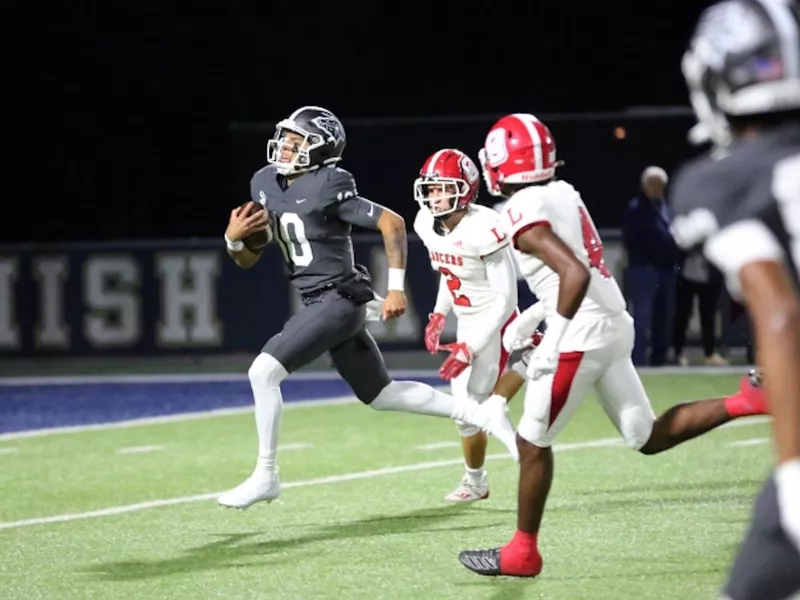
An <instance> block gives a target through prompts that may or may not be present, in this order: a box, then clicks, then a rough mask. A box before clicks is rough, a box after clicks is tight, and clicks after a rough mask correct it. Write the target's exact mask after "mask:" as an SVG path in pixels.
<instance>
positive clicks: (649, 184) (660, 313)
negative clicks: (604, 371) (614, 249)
mask: <svg viewBox="0 0 800 600" xmlns="http://www.w3.org/2000/svg"><path fill="white" fill-rule="evenodd" d="M667 180H668V178H667V173H666V172H665V171H664V169H662V168H661V167H647V168H646V169H645V170H644V171H643V172H642V178H641V188H642V190H641V193H640V194H639V196H637V197H636V198H634V199H633V200H631V201H630V203H629V204H628V207H627V209H626V211H625V217H624V220H623V224H622V236H623V242H624V244H625V250H626V251H627V254H628V268H627V271H626V276H625V291H626V295H627V297H628V299H629V301H630V302H631V303H632V304H633V310H632V315H633V319H634V327H635V329H636V341H635V343H634V346H633V354H632V357H631V358H632V359H633V363H634V364H635V365H646V364H648V361H647V342H648V338H649V340H650V345H651V347H652V351H651V355H650V364H651V365H654V366H660V365H663V364H664V363H665V362H666V359H667V349H668V347H669V338H670V334H671V333H672V314H673V305H674V300H675V286H676V278H677V275H676V273H677V265H678V257H679V252H678V248H677V246H676V245H675V240H674V239H673V238H672V234H671V233H670V231H669V225H670V220H671V216H670V213H669V209H668V207H667V202H666V200H665V194H664V191H665V189H666V185H667ZM648 334H649V335H648Z"/></svg>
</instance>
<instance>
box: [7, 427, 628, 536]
mask: <svg viewBox="0 0 800 600" xmlns="http://www.w3.org/2000/svg"><path fill="white" fill-rule="evenodd" d="M623 443H624V442H623V440H622V438H605V439H599V440H591V441H588V442H575V443H571V444H556V445H555V446H553V450H555V451H560V452H565V451H570V450H583V449H585V448H602V447H607V446H619V445H622V444H623ZM499 459H505V460H508V459H509V457H508V455H507V454H505V453H503V454H490V455H488V456H487V457H486V460H499ZM463 463H464V459H463V458H458V459H452V460H439V461H433V462H420V463H414V464H410V465H402V466H399V467H384V468H382V469H372V470H370V471H357V472H355V473H343V474H341V475H331V476H329V477H317V478H315V479H305V480H301V481H289V482H287V483H282V484H281V487H282V488H283V489H290V488H299V487H311V486H317V485H331V484H335V483H343V482H345V481H357V480H359V479H374V478H376V477H383V476H384V475H395V474H397V473H410V472H413V471H426V470H428V469H437V468H440V467H451V466H454V465H462V464H463ZM221 493H222V492H212V493H208V494H197V495H195V496H182V497H179V498H164V499H161V500H150V501H148V502H138V503H136V504H127V505H124V506H112V507H110V508H102V509H100V510H91V511H87V512H81V513H69V514H64V515H53V516H51V517H37V518H34V519H24V520H22V521H10V522H7V523H0V529H17V528H19V527H30V526H32V525H48V524H50V523H68V522H70V521H78V520H81V519H95V518H98V517H108V516H111V515H121V514H124V513H130V512H138V511H141V510H148V509H150V508H160V507H162V506H174V505H176V504H191V503H193V502H205V501H206V500H214V499H216V498H217V496H219V495H220V494H221Z"/></svg>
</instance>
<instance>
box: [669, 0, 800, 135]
mask: <svg viewBox="0 0 800 600" xmlns="http://www.w3.org/2000/svg"><path fill="white" fill-rule="evenodd" d="M799 13H800V10H799V9H798V4H797V2H795V1H793V0H724V1H723V2H719V3H717V4H715V5H713V6H711V7H710V8H708V9H706V10H705V12H703V14H702V15H701V17H700V20H699V21H698V24H697V27H696V29H695V32H694V35H693V36H692V39H691V42H690V45H689V49H688V50H687V52H686V53H685V54H684V56H683V63H682V69H683V75H684V77H685V78H686V83H687V85H688V87H689V95H690V98H691V101H692V105H693V107H694V112H695V114H696V115H697V119H698V124H697V125H696V126H695V127H694V128H692V130H691V131H690V133H689V140H690V141H691V142H692V143H695V144H701V143H704V142H707V141H712V142H714V144H716V146H717V147H719V148H724V147H725V146H727V145H729V144H730V141H731V134H730V126H729V122H728V117H747V116H750V115H764V114H770V113H777V112H784V111H790V110H794V109H799V108H800V44H799V43H798V28H799V26H798V21H799V20H800V17H799V16H798V14H799Z"/></svg>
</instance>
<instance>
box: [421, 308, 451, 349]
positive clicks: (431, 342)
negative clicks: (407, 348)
mask: <svg viewBox="0 0 800 600" xmlns="http://www.w3.org/2000/svg"><path fill="white" fill-rule="evenodd" d="M445 321H447V315H443V314H442V313H431V314H429V315H428V325H427V326H426V327H425V348H426V349H427V350H428V352H430V353H431V354H436V352H437V351H438V350H439V338H440V337H441V336H442V331H444V324H445Z"/></svg>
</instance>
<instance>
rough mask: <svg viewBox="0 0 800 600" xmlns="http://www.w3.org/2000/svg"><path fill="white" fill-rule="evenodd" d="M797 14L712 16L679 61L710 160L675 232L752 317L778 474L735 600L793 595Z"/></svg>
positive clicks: (797, 508)
mask: <svg viewBox="0 0 800 600" xmlns="http://www.w3.org/2000/svg"><path fill="white" fill-rule="evenodd" d="M799 30H800V10H798V5H797V3H796V2H791V1H789V0H726V1H724V2H720V3H718V4H716V5H714V6H712V7H711V8H709V9H707V10H706V11H705V12H704V13H703V15H702V16H701V18H700V21H699V23H698V25H697V28H696V30H695V33H694V36H693V38H692V40H691V44H690V47H689V50H688V51H687V52H686V54H685V56H684V59H683V72H684V75H685V77H686V81H687V83H688V86H689V91H690V96H691V100H692V104H693V106H694V110H695V113H696V115H697V117H698V121H699V122H698V124H697V126H696V127H695V128H694V129H693V130H692V131H691V132H690V139H691V140H692V141H694V142H696V143H702V142H705V141H710V142H712V143H713V150H712V151H711V153H710V154H709V155H708V156H704V157H701V158H699V159H696V160H694V161H691V162H690V163H688V164H687V165H685V166H684V167H683V168H682V169H681V171H680V172H679V174H678V175H677V176H676V177H675V178H674V180H673V181H674V183H673V188H672V194H671V195H672V205H673V208H674V210H675V213H676V215H677V216H676V218H675V221H674V223H673V234H674V236H675V239H676V241H677V242H678V243H679V245H681V246H683V247H684V248H691V247H695V246H699V245H702V247H703V249H704V252H705V255H706V257H707V258H708V259H709V260H710V261H711V262H713V263H714V264H715V265H716V266H717V267H718V268H719V269H720V270H721V271H722V272H723V274H724V275H725V277H726V281H727V285H728V288H729V290H730V291H731V293H732V294H733V295H734V296H736V297H738V298H741V299H742V300H743V301H744V303H745V305H746V307H747V310H748V312H749V314H750V318H751V322H752V324H753V329H754V333H755V339H756V349H757V362H758V363H759V365H760V367H761V368H762V369H763V374H764V380H765V382H766V384H765V389H766V393H767V399H768V403H769V406H770V412H771V413H772V416H773V431H774V435H775V442H776V447H777V466H776V468H775V472H774V474H773V476H772V477H770V479H769V480H768V481H767V483H766V485H765V486H764V488H763V490H762V492H761V494H760V495H759V497H758V499H757V501H756V504H755V510H754V515H753V520H752V523H751V525H750V529H749V531H748V533H747V536H746V538H745V541H744V543H743V544H742V546H741V548H740V549H739V554H738V557H737V558H736V561H735V563H734V565H733V568H732V570H731V573H730V576H729V578H728V581H727V583H726V584H725V591H724V594H725V597H726V598H730V599H732V600H749V599H756V598H757V599H759V600H778V599H783V598H788V597H790V596H791V595H792V593H793V592H795V591H797V590H800V291H799V288H798V279H800V274H798V267H799V266H800V43H799V42H798V38H799V37H800V33H799Z"/></svg>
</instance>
